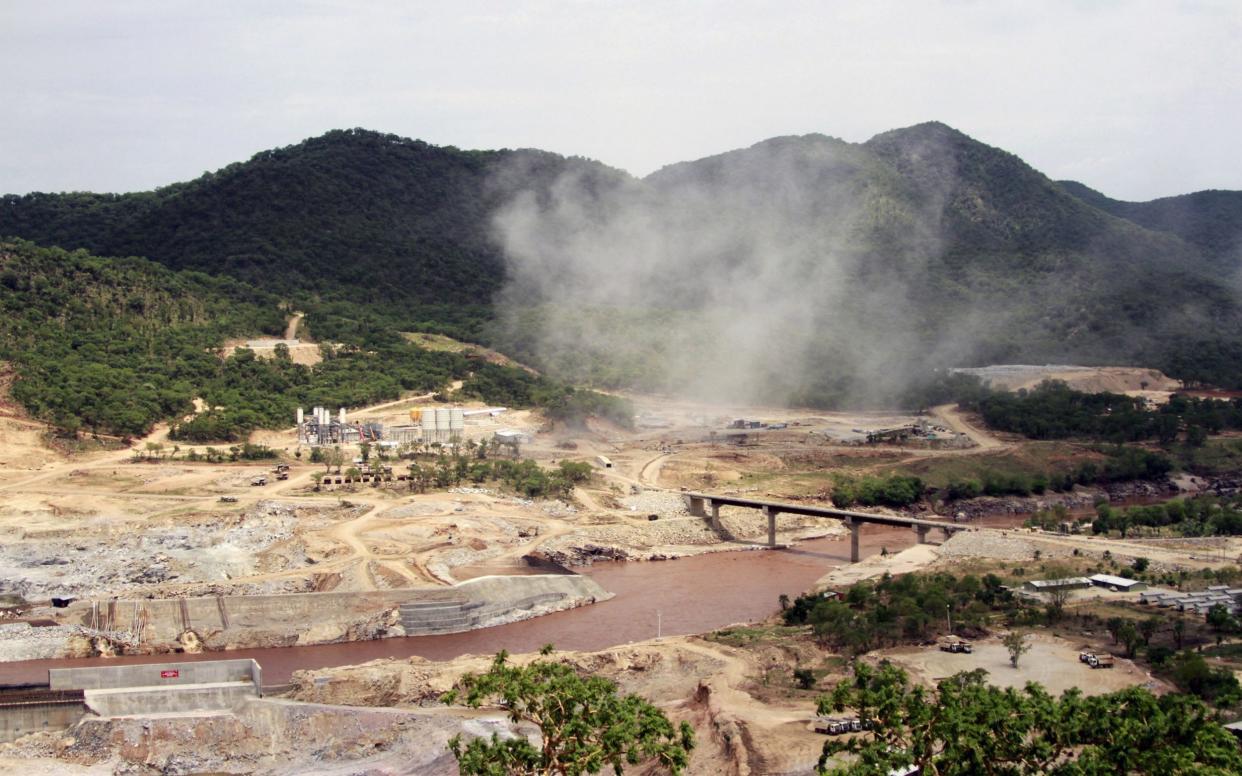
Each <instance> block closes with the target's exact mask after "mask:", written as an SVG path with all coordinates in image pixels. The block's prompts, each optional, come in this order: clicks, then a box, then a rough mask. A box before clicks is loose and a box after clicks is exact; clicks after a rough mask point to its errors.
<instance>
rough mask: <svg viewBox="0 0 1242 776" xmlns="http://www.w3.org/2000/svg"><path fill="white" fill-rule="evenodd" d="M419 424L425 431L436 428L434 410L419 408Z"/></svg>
mask: <svg viewBox="0 0 1242 776" xmlns="http://www.w3.org/2000/svg"><path fill="white" fill-rule="evenodd" d="M419 425H420V426H422V427H423V428H424V429H426V430H427V431H435V430H436V411H435V410H419Z"/></svg>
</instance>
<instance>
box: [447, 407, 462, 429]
mask: <svg viewBox="0 0 1242 776" xmlns="http://www.w3.org/2000/svg"><path fill="white" fill-rule="evenodd" d="M465 429H466V415H465V413H464V412H463V411H462V408H461V407H453V408H451V409H450V410H449V431H465Z"/></svg>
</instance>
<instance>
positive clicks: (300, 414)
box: [298, 407, 302, 428]
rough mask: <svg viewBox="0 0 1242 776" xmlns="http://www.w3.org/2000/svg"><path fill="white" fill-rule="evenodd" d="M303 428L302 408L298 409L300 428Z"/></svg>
mask: <svg viewBox="0 0 1242 776" xmlns="http://www.w3.org/2000/svg"><path fill="white" fill-rule="evenodd" d="M301 427H302V408H301V407H298V428H301Z"/></svg>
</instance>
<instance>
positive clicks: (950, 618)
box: [944, 604, 953, 636]
mask: <svg viewBox="0 0 1242 776" xmlns="http://www.w3.org/2000/svg"><path fill="white" fill-rule="evenodd" d="M950 606H951V604H945V605H944V618H945V619H946V620H948V622H949V635H950V636H951V635H953V615H952V614H951V613H950V608H949V607H950Z"/></svg>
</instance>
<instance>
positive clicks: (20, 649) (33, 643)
mask: <svg viewBox="0 0 1242 776" xmlns="http://www.w3.org/2000/svg"><path fill="white" fill-rule="evenodd" d="M76 632H77V630H76V629H75V628H73V627H72V626H69V625H56V626H48V627H46V628H32V627H30V625H28V624H27V623H24V622H14V623H8V624H7V625H0V663H8V662H11V661H14V660H44V659H47V658H54V657H64V655H65V652H66V649H67V648H68V646H69V637H70V636H72V635H74V634H75V633H76Z"/></svg>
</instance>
